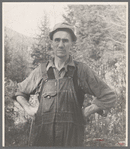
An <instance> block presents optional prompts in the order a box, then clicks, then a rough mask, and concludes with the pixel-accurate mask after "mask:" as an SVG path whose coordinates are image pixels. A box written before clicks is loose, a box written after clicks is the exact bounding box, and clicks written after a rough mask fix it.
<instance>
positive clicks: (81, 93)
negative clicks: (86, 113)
mask: <svg viewBox="0 0 130 149" xmlns="http://www.w3.org/2000/svg"><path fill="white" fill-rule="evenodd" d="M74 63H75V66H76V67H75V68H76V69H75V71H74V75H73V83H74V89H75V92H76V96H77V99H78V102H79V105H80V107H81V108H82V105H83V102H84V95H85V93H84V91H83V90H82V88H81V86H80V85H79V83H78V81H79V79H78V62H76V61H74Z"/></svg>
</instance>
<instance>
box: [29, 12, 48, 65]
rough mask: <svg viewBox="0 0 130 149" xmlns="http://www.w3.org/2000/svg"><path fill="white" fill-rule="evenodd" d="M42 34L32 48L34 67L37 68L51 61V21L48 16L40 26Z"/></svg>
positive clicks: (45, 16)
mask: <svg viewBox="0 0 130 149" xmlns="http://www.w3.org/2000/svg"><path fill="white" fill-rule="evenodd" d="M39 30H40V33H39V34H38V35H37V37H36V43H35V44H33V46H32V54H31V56H32V58H33V59H34V60H33V65H34V66H37V65H38V64H39V63H41V62H46V61H47V60H48V59H49V56H50V51H51V45H50V39H49V21H48V18H47V15H46V14H45V15H44V18H43V21H41V25H40V26H39Z"/></svg>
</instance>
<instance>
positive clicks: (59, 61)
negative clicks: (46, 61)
mask: <svg viewBox="0 0 130 149" xmlns="http://www.w3.org/2000/svg"><path fill="white" fill-rule="evenodd" d="M68 58H69V56H66V57H63V58H59V57H56V56H55V60H54V63H55V67H56V68H57V69H58V70H61V68H63V67H64V65H65V62H66V61H67V60H68Z"/></svg>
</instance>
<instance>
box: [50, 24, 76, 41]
mask: <svg viewBox="0 0 130 149" xmlns="http://www.w3.org/2000/svg"><path fill="white" fill-rule="evenodd" d="M62 29H67V30H68V31H69V32H70V34H71V36H72V40H73V41H76V40H77V37H76V35H75V33H74V28H73V27H72V26H71V25H70V24H68V23H58V24H56V25H55V26H54V28H53V30H52V31H51V32H50V33H49V36H50V39H51V40H52V38H53V34H54V33H55V32H56V31H58V30H62Z"/></svg>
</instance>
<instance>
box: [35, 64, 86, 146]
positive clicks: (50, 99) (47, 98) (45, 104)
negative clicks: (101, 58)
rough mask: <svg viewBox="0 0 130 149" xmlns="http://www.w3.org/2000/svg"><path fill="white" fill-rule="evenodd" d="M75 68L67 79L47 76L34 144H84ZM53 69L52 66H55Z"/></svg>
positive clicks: (37, 116) (66, 76) (67, 74)
mask: <svg viewBox="0 0 130 149" xmlns="http://www.w3.org/2000/svg"><path fill="white" fill-rule="evenodd" d="M74 71H75V68H74V67H73V68H72V67H70V66H69V67H68V71H67V72H66V74H65V76H64V78H61V79H55V77H54V73H52V76H51V77H49V76H48V79H46V81H45V83H44V86H43V88H42V91H41V98H40V104H39V109H38V112H37V114H36V119H35V127H36V130H37V136H36V138H35V140H34V143H33V146H83V139H84V119H83V114H82V109H81V107H80V106H79V103H78V100H77V97H76V92H75V89H74V84H73V75H74ZM52 72H53V69H52Z"/></svg>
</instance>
